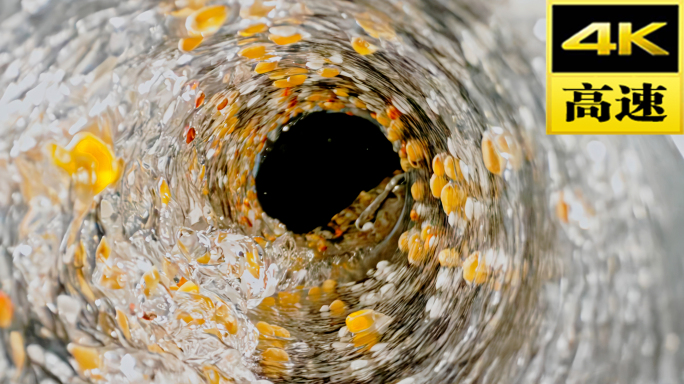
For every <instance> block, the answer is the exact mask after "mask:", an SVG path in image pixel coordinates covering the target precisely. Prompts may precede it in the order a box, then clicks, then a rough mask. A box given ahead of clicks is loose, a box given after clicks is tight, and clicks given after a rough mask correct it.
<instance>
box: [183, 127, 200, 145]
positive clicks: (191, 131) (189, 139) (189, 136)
mask: <svg viewBox="0 0 684 384" xmlns="http://www.w3.org/2000/svg"><path fill="white" fill-rule="evenodd" d="M196 135H197V133H196V132H195V128H192V127H191V128H190V129H188V134H187V135H186V136H185V142H186V143H187V144H190V143H192V141H193V140H195V136H196Z"/></svg>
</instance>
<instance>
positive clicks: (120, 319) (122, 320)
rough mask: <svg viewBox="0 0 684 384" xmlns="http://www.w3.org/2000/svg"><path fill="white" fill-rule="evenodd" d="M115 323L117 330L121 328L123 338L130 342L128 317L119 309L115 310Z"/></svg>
mask: <svg viewBox="0 0 684 384" xmlns="http://www.w3.org/2000/svg"><path fill="white" fill-rule="evenodd" d="M116 322H117V323H118V324H119V328H121V332H122V333H123V335H124V337H125V338H126V339H128V340H130V339H131V328H130V326H129V324H128V317H127V316H126V314H125V313H123V311H122V310H120V309H117V310H116Z"/></svg>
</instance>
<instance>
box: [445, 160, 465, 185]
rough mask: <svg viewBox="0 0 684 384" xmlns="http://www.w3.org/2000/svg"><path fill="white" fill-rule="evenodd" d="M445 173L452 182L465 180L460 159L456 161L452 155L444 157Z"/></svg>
mask: <svg viewBox="0 0 684 384" xmlns="http://www.w3.org/2000/svg"><path fill="white" fill-rule="evenodd" d="M444 173H445V174H446V175H447V177H448V178H450V179H451V180H463V173H462V172H461V166H460V164H459V162H458V159H454V158H453V157H452V156H450V155H446V156H445V157H444Z"/></svg>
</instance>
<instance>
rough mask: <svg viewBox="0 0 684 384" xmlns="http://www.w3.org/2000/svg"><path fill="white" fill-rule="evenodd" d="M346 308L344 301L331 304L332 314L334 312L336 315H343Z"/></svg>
mask: <svg viewBox="0 0 684 384" xmlns="http://www.w3.org/2000/svg"><path fill="white" fill-rule="evenodd" d="M344 307H345V305H344V301H342V300H335V301H333V302H332V303H330V312H333V313H335V314H341V313H342V312H343V311H344Z"/></svg>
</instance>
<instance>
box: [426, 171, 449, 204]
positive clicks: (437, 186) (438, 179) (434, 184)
mask: <svg viewBox="0 0 684 384" xmlns="http://www.w3.org/2000/svg"><path fill="white" fill-rule="evenodd" d="M447 184H448V181H447V179H446V177H444V176H439V175H437V174H436V173H434V174H433V175H432V177H431V178H430V190H431V191H432V196H434V197H437V198H439V197H440V196H442V189H443V188H444V186H445V185H447Z"/></svg>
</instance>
